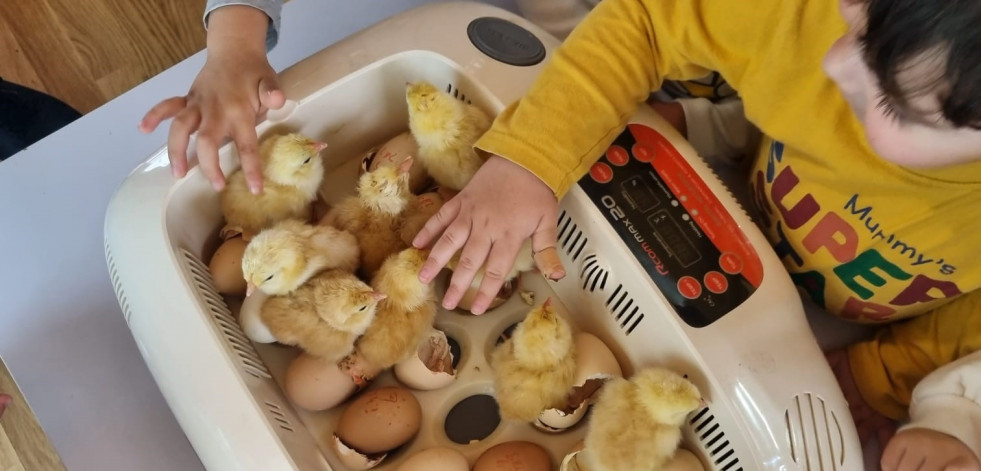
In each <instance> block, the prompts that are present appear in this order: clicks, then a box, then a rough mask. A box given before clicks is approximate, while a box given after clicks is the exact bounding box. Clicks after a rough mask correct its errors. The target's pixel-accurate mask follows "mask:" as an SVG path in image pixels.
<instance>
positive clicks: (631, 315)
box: [606, 284, 644, 335]
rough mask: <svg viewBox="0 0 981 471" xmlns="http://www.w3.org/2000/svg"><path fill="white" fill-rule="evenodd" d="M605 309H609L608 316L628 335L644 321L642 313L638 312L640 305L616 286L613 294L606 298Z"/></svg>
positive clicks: (621, 288)
mask: <svg viewBox="0 0 981 471" xmlns="http://www.w3.org/2000/svg"><path fill="white" fill-rule="evenodd" d="M606 307H608V308H609V309H610V314H612V315H613V318H614V319H616V320H617V322H619V324H620V328H621V329H623V330H624V331H626V332H627V335H630V334H631V333H632V332H633V331H634V329H636V328H637V326H638V325H640V321H642V320H644V313H643V312H640V304H638V303H637V302H635V301H634V298H632V297H631V296H630V293H628V292H627V290H626V289H624V288H623V285H620V284H618V285H617V287H616V289H614V290H613V294H611V295H610V297H608V298H606Z"/></svg>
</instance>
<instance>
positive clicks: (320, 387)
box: [283, 353, 358, 411]
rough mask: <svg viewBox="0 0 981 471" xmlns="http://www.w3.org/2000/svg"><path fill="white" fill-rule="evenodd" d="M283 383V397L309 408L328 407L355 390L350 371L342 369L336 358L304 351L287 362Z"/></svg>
mask: <svg viewBox="0 0 981 471" xmlns="http://www.w3.org/2000/svg"><path fill="white" fill-rule="evenodd" d="M283 383H284V384H283V389H284V390H286V397H288V398H289V399H290V400H291V401H293V403H294V404H296V405H298V406H300V407H302V408H304V409H306V410H310V411H321V410H327V409H330V408H332V407H334V406H336V405H338V404H340V403H342V402H344V400H345V399H347V398H348V397H350V396H351V395H352V394H354V393H355V392H356V391H357V390H358V387H357V386H356V385H355V384H354V381H353V380H352V379H351V375H350V374H348V373H345V372H344V371H341V369H340V368H338V367H337V363H336V362H331V361H327V360H324V359H323V358H319V357H315V356H312V355H308V354H306V353H302V354H300V356H298V357H296V358H295V359H293V361H292V362H290V365H289V367H287V369H286V378H285V380H284V382H283Z"/></svg>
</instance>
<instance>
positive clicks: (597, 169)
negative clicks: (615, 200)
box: [589, 162, 613, 183]
mask: <svg viewBox="0 0 981 471" xmlns="http://www.w3.org/2000/svg"><path fill="white" fill-rule="evenodd" d="M589 176H591V177H593V180H596V181H597V182H599V183H610V180H613V169H612V168H610V166H609V165H607V164H605V163H603V162H596V163H595V164H593V166H592V167H590V168H589Z"/></svg>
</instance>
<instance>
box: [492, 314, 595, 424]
mask: <svg viewBox="0 0 981 471" xmlns="http://www.w3.org/2000/svg"><path fill="white" fill-rule="evenodd" d="M491 366H492V367H493V368H494V392H495V395H496V396H497V404H498V406H500V409H501V417H503V418H506V419H515V420H522V421H525V422H531V421H532V420H535V419H537V418H538V416H539V414H541V413H542V411H543V410H545V409H550V408H553V407H557V406H560V405H564V404H565V399H566V395H567V394H568V393H569V391H570V390H571V389H572V386H573V384H572V382H573V379H574V378H573V377H574V375H575V373H576V352H575V343H574V342H573V338H572V328H571V327H570V326H569V323H568V322H567V321H566V320H565V319H563V318H562V317H561V316H559V315H558V314H556V313H555V308H554V307H553V306H552V300H551V298H549V299H547V300H545V303H544V304H542V305H541V306H539V307H538V308H535V309H532V310H531V311H530V312H528V315H527V316H526V317H525V319H524V320H523V321H521V323H520V324H518V326H517V327H516V328H515V329H514V333H513V334H512V335H511V338H509V339H507V340H506V341H504V342H503V343H501V344H500V345H498V346H497V348H495V349H494V352H493V353H492V354H491Z"/></svg>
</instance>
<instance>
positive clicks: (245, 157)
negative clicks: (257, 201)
mask: <svg viewBox="0 0 981 471" xmlns="http://www.w3.org/2000/svg"><path fill="white" fill-rule="evenodd" d="M232 126H233V127H232V139H234V140H235V147H236V148H237V149H238V160H239V162H240V163H241V164H242V173H244V174H245V181H246V182H248V184H249V191H251V192H252V194H255V195H258V194H259V193H262V164H261V163H260V160H259V139H258V137H257V136H256V134H255V128H254V127H252V126H251V125H250V124H249V122H248V121H241V120H239V121H237V122H235V123H234V124H233V125H232Z"/></svg>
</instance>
